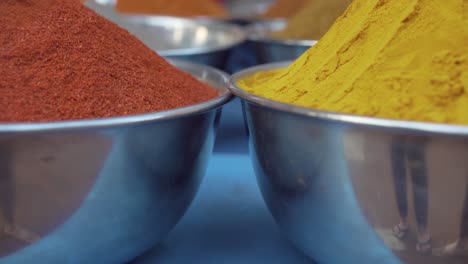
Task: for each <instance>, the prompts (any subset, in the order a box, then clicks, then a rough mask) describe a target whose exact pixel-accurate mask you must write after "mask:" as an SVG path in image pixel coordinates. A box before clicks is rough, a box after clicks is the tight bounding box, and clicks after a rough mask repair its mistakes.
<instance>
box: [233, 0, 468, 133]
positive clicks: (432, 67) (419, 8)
mask: <svg viewBox="0 0 468 264" xmlns="http://www.w3.org/2000/svg"><path fill="white" fill-rule="evenodd" d="M466 2H467V1H465V0H444V1H441V0H355V1H354V2H353V3H352V4H351V5H350V7H349V8H348V9H347V10H346V12H345V13H344V15H343V16H341V17H340V18H339V19H338V20H337V21H336V23H335V24H334V25H333V27H332V28H331V29H330V31H329V32H328V33H327V34H325V36H324V37H323V38H322V39H321V40H320V41H319V43H318V44H317V45H316V46H314V47H312V48H311V49H309V50H308V51H307V52H306V53H305V54H303V55H302V56H301V57H300V58H299V59H298V60H297V61H295V62H294V63H293V64H292V65H291V66H289V67H288V68H287V69H283V70H281V71H280V72H277V73H259V74H257V75H254V76H251V77H249V78H248V79H247V80H244V81H241V82H240V83H239V85H240V86H241V87H243V88H244V89H246V90H247V91H249V92H252V93H254V94H257V95H260V96H263V97H267V98H271V99H274V100H278V101H281V102H285V103H290V104H295V105H299V106H305V107H310V108H316V109H322V110H329V111H336V112H343V113H352V114H358V115H367V116H377V117H383V118H391V119H403V120H418V121H433V122H444V123H457V124H465V125H466V124H468V95H467V93H468V48H467V47H468V20H467V15H466V11H467V7H466ZM269 75H271V76H269Z"/></svg>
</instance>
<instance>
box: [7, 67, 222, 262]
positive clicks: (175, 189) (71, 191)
mask: <svg viewBox="0 0 468 264" xmlns="http://www.w3.org/2000/svg"><path fill="white" fill-rule="evenodd" d="M172 63H173V64H174V65H175V66H177V67H178V68H180V69H181V70H184V71H186V72H189V73H191V74H193V75H194V76H196V77H198V78H199V79H201V80H204V81H206V82H208V83H210V84H211V85H213V86H214V87H215V88H216V89H218V90H219V92H220V94H219V97H217V98H215V99H213V100H210V101H207V102H203V103H200V104H196V105H192V106H188V107H183V108H178V109H173V110H168V111H162V112H155V113H148V114H143V115H134V116H126V117H117V118H106V119H90V120H79V121H65V122H50V123H9V124H7V123H3V124H0V263H9V264H11V263H13V264H16V263H21V264H28V263H124V262H125V261H128V260H131V259H133V258H134V257H135V256H138V255H139V254H141V253H142V252H144V251H145V250H147V249H149V248H151V247H152V246H153V245H154V244H155V243H157V242H158V241H160V240H161V239H162V238H163V237H164V236H165V235H166V234H167V233H168V232H169V230H170V229H171V228H172V227H173V226H174V225H175V224H176V223H177V222H178V221H179V219H180V218H181V217H182V215H183V214H184V213H185V211H186V209H187V207H188V206H189V204H190V203H191V201H192V199H193V197H194V195H195V193H196V192H197V189H198V186H199V183H200V181H201V179H202V177H203V175H204V173H205V169H206V167H207V163H208V159H209V157H210V155H211V152H212V148H213V143H214V137H215V126H216V124H215V123H216V117H217V116H218V115H217V113H219V111H220V109H219V108H220V107H221V106H222V105H223V104H225V103H226V102H228V101H229V99H230V98H231V95H230V93H229V92H228V90H227V85H228V77H227V75H226V74H224V73H222V72H220V71H218V70H215V69H213V68H210V67H207V66H202V65H198V64H192V63H187V62H177V61H173V62H172Z"/></svg>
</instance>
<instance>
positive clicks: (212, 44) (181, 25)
mask: <svg viewBox="0 0 468 264" xmlns="http://www.w3.org/2000/svg"><path fill="white" fill-rule="evenodd" d="M86 4H87V6H89V7H90V8H92V9H93V10H95V11H96V12H97V13H99V14H101V15H103V16H104V17H106V18H108V19H109V20H111V21H114V22H115V23H116V24H118V25H119V26H121V27H123V28H125V29H127V30H128V31H130V32H131V33H133V34H134V35H135V36H136V37H137V38H139V39H140V40H142V41H143V42H144V43H145V44H146V45H147V46H149V47H150V48H152V49H153V50H155V51H156V52H158V53H159V54H160V55H161V56H163V57H165V58H175V59H180V60H186V61H191V62H195V63H202V64H205V65H209V66H212V67H215V68H218V69H221V70H223V71H226V72H228V73H232V72H235V71H238V70H241V69H244V68H246V67H250V66H253V65H256V61H255V60H254V58H253V57H255V56H254V55H252V54H251V53H252V51H251V50H250V49H249V47H246V46H244V45H242V43H243V42H244V41H245V39H246V34H245V31H244V29H243V28H242V27H241V26H238V25H234V24H229V23H225V21H220V20H219V19H217V18H208V17H200V18H181V17H171V16H152V15H136V14H134V15H128V14H122V13H119V12H118V11H117V10H116V9H115V0H95V1H87V3H86ZM223 109H224V110H223V116H222V118H221V121H220V126H219V133H218V137H217V142H216V145H215V151H217V152H219V151H222V152H224V151H226V150H228V149H230V150H234V151H235V152H245V151H246V150H247V138H246V133H245V131H246V128H245V126H244V119H243V116H242V110H241V105H240V100H239V99H235V100H232V101H231V102H230V103H228V104H226V105H225V106H224V107H223ZM234 142H235V143H234ZM238 142H243V144H238Z"/></svg>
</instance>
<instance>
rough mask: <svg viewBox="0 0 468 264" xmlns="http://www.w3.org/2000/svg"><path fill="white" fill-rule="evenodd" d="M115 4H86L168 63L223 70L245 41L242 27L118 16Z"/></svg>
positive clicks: (206, 22) (186, 19)
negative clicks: (195, 64)
mask: <svg viewBox="0 0 468 264" xmlns="http://www.w3.org/2000/svg"><path fill="white" fill-rule="evenodd" d="M114 4H115V3H114V2H112V1H110V2H108V1H106V0H104V1H96V0H94V1H87V6H88V7H90V8H91V9H93V10H95V11H96V12H97V13H99V14H101V15H102V16H104V17H106V18H107V19H109V20H111V21H113V22H114V23H116V24H118V25H119V26H120V27H122V28H125V29H127V30H128V31H129V32H130V33H132V34H133V35H135V36H136V37H138V38H139V39H140V40H141V41H142V42H143V43H145V44H146V45H147V46H148V47H150V48H152V49H153V50H155V51H156V52H158V53H159V54H160V55H161V56H163V57H165V58H169V59H179V60H186V61H191V62H195V63H201V64H205V65H209V66H212V67H216V68H219V69H223V68H224V66H225V64H226V63H227V60H228V55H229V52H230V51H231V49H233V48H234V47H236V46H238V45H240V44H241V43H243V42H244V41H245V40H246V34H245V32H244V30H243V28H242V27H240V26H237V25H233V24H229V23H222V22H220V21H219V20H213V19H197V18H182V17H172V16H159V15H137V14H123V13H119V12H118V11H116V10H115V8H114Z"/></svg>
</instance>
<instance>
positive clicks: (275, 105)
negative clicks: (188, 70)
mask: <svg viewBox="0 0 468 264" xmlns="http://www.w3.org/2000/svg"><path fill="white" fill-rule="evenodd" d="M286 65H287V63H286V64H284V63H283V64H269V65H264V66H259V67H255V68H252V69H248V70H246V71H244V72H241V73H238V74H236V75H234V77H233V78H232V86H231V91H232V92H233V93H234V94H235V95H237V96H240V97H241V98H242V99H243V100H244V106H245V113H246V120H247V123H248V127H249V133H250V150H251V155H252V159H253V163H254V166H255V170H256V174H257V177H258V183H259V186H260V188H261V190H262V193H263V196H264V199H265V201H266V203H267V205H268V207H269V209H270V211H271V213H272V214H273V216H274V218H275V219H276V221H277V223H278V224H279V225H280V226H281V228H282V230H283V231H284V232H285V233H286V235H287V236H288V237H289V238H290V239H291V240H292V241H293V242H294V243H295V244H296V245H297V246H298V247H299V248H300V249H302V250H303V251H304V252H305V253H306V254H308V255H309V256H311V257H312V258H314V259H315V260H317V261H318V262H319V263H425V264H427V263H429V264H432V263H449V264H455V263H459V264H461V263H468V255H464V256H463V255H462V254H459V255H457V254H456V253H466V252H467V249H468V245H467V244H465V245H464V247H465V250H464V252H457V251H454V250H449V249H450V248H449V247H447V246H448V245H450V244H451V243H453V242H455V241H457V240H458V241H460V242H464V243H468V237H467V235H468V234H467V231H468V230H467V228H468V163H467V160H468V127H466V126H456V125H445V124H432V123H421V122H407V121H397V120H386V119H379V118H371V117H363V116H353V115H347V114H340V113H332V112H324V111H319V110H313V109H308V108H302V107H297V106H293V105H288V104H283V103H279V102H275V101H272V100H268V99H265V98H261V97H258V96H255V95H252V94H249V93H247V92H245V91H243V90H241V89H239V88H237V87H236V85H235V84H236V82H237V81H238V80H239V79H241V78H243V77H245V76H247V75H250V74H253V73H255V72H258V71H263V70H267V69H273V68H278V67H285V66H286ZM410 197H411V198H410ZM401 221H403V222H402V223H406V224H407V226H408V228H409V229H406V228H405V227H404V226H402V225H400V226H399V227H400V228H396V226H397V225H398V224H400V222H401ZM400 231H403V233H402V232H400ZM397 235H405V236H403V237H402V238H397ZM429 236H430V237H431V240H430V242H431V243H426V244H425V243H420V244H419V246H420V249H423V250H421V251H418V250H417V249H416V247H417V245H418V237H419V242H427V241H428V238H429ZM430 244H431V245H432V249H430V248H429V245H430ZM452 245H453V244H452ZM457 245H458V246H460V247H459V248H458V249H462V247H461V246H463V245H462V243H460V244H457ZM425 246H427V247H425ZM424 249H425V250H424Z"/></svg>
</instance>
